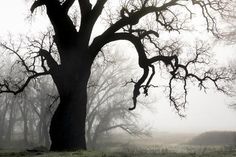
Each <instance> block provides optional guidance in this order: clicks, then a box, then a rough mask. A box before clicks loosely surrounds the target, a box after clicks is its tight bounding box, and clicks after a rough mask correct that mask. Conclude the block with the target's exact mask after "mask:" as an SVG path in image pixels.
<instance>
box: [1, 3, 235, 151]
mask: <svg viewBox="0 0 236 157" xmlns="http://www.w3.org/2000/svg"><path fill="white" fill-rule="evenodd" d="M75 2H76V3H75ZM231 3H234V2H230V3H229V2H228V1H227V0H223V1H222V0H209V1H204V0H198V1H196V0H187V1H184V0H169V1H158V2H157V1H155V0H134V1H131V0H124V1H121V4H120V5H117V7H116V9H115V11H114V10H113V8H111V7H109V5H108V4H109V3H108V1H107V0H98V1H96V2H95V3H93V4H92V3H90V1H89V0H78V1H75V0H50V1H47V0H36V1H34V2H33V5H32V7H31V12H34V10H35V9H37V8H38V7H45V11H46V14H47V16H48V18H49V20H50V22H51V24H52V26H53V30H54V35H53V36H51V40H48V41H49V42H52V43H54V42H55V44H50V45H54V46H46V45H45V43H44V42H41V43H36V45H38V46H37V47H35V45H27V46H28V47H27V48H24V49H19V47H20V45H22V44H24V43H18V44H16V43H11V42H10V44H11V45H10V46H9V43H3V44H2V48H3V49H4V50H6V51H8V52H11V53H13V54H15V55H16V57H17V58H18V62H16V64H15V65H17V66H20V67H22V68H21V71H20V73H21V74H22V76H21V77H20V78H18V79H15V81H14V82H13V83H12V82H11V81H10V80H9V79H4V80H3V82H2V83H1V84H0V87H1V88H0V91H1V93H4V92H6V93H13V94H18V93H20V92H22V91H23V90H24V89H25V88H26V87H27V85H29V83H30V82H31V81H32V80H34V79H36V78H37V77H40V76H44V75H51V77H52V79H53V81H54V83H55V85H56V87H57V91H58V93H59V96H60V104H59V105H58V107H57V109H56V111H55V113H54V115H53V117H52V120H51V125H50V137H51V141H52V144H51V150H54V151H56V150H58V151H62V150H74V149H86V142H85V141H86V140H85V122H86V104H87V83H88V80H89V77H90V73H91V66H92V64H93V62H94V60H95V58H96V56H97V55H98V53H99V52H100V50H101V49H102V48H103V47H104V46H105V45H107V44H108V43H110V42H114V41H118V40H125V41H128V42H130V43H131V44H132V45H133V48H134V49H135V50H136V52H137V55H138V65H139V67H140V68H141V69H142V71H143V74H142V75H141V77H140V78H139V79H138V80H132V81H131V82H132V83H134V90H133V106H132V107H130V110H133V109H135V107H136V104H137V97H138V96H139V95H140V92H141V90H142V91H143V93H144V95H148V89H149V88H150V87H151V86H152V85H151V81H152V79H153V77H154V75H155V73H156V72H155V69H156V66H159V67H161V68H162V69H163V70H164V69H165V70H167V72H168V73H169V81H168V84H167V86H168V89H169V93H168V97H169V99H170V102H171V104H173V106H174V107H175V109H176V110H177V112H178V113H180V110H181V108H183V107H185V104H186V96H187V85H188V84H189V83H191V82H192V81H195V82H198V85H199V87H200V88H206V82H208V81H210V82H212V83H213V85H214V86H215V87H216V88H217V89H218V90H219V91H222V92H225V93H227V89H226V88H225V86H224V84H223V81H229V80H231V78H230V76H229V75H228V74H229V73H228V71H227V70H226V69H224V68H223V69H221V68H218V67H217V68H216V69H214V68H208V66H209V62H208V61H210V59H208V60H206V59H205V58H206V57H208V50H209V49H208V48H205V47H204V45H202V44H200V45H199V44H197V45H196V46H195V48H194V49H191V50H188V49H187V48H186V46H185V45H181V43H180V42H176V41H173V39H170V40H167V41H166V42H165V41H163V40H162V39H161V38H160V36H161V34H164V32H175V31H176V32H179V33H184V32H185V30H186V24H187V23H191V22H192V20H194V18H193V14H194V13H195V14H198V15H199V14H200V15H201V18H202V19H204V20H205V26H206V29H207V30H208V31H210V32H211V33H212V34H213V35H214V36H216V37H219V36H220V34H219V31H218V28H217V20H218V19H219V18H220V17H222V16H225V15H227V12H231V10H232V5H231ZM73 4H75V7H79V10H80V15H79V17H80V19H79V21H80V24H79V27H76V24H74V23H73V19H72V18H73V17H71V16H70V14H69V13H68V12H69V10H70V8H71V7H72V5H73ZM76 4H79V5H76ZM104 10H108V11H107V12H108V15H107V16H106V17H107V23H108V25H107V27H106V28H105V30H104V32H102V33H101V34H100V35H98V36H96V37H95V38H93V37H92V31H93V30H94V28H96V26H97V25H96V22H97V21H98V19H101V17H102V16H104V13H105V12H103V11H104ZM116 10H118V12H116ZM109 11H110V12H109ZM109 13H110V14H109ZM113 13H117V14H113ZM145 18H147V19H148V18H149V19H152V21H154V20H155V22H154V23H153V25H152V26H150V25H148V24H145V25H144V23H143V21H144V22H145V21H148V20H146V19H145ZM52 38H53V39H52ZM172 41H173V42H172ZM14 45H15V46H14ZM16 45H18V46H16ZM150 46H151V47H150ZM55 49H57V51H55ZM25 52H27V53H26V55H24V56H22V55H23V54H25ZM35 52H37V53H35ZM54 53H57V55H54ZM187 54H190V56H189V55H187ZM56 56H58V58H56ZM186 56H187V57H186ZM35 63H36V64H35ZM158 63H159V64H158ZM176 83H180V84H181V87H182V88H183V90H182V93H183V95H182V96H179V94H178V91H177V90H176V87H175V84H176Z"/></svg>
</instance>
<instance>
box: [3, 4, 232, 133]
mask: <svg viewBox="0 0 236 157" xmlns="http://www.w3.org/2000/svg"><path fill="white" fill-rule="evenodd" d="M24 2H25V0H5V1H3V0H2V1H1V5H0V20H1V22H0V37H4V36H5V35H7V34H8V33H9V32H11V33H13V34H17V33H21V34H24V33H29V32H32V31H33V32H34V31H35V32H38V31H41V30H43V29H45V28H46V25H47V22H48V21H47V20H43V19H42V18H34V19H33V22H32V23H31V22H30V20H28V19H27V16H29V15H30V12H29V6H27V5H25V4H24ZM40 14H41V13H40ZM38 17H40V16H38ZM42 21H43V22H42ZM44 21H46V23H45V22H44ZM214 51H215V53H216V57H217V58H218V59H219V62H221V64H227V62H228V61H230V60H232V58H235V55H234V54H235V53H236V46H233V45H227V46H224V45H220V46H218V47H217V48H215V49H214ZM162 94H163V93H160V92H158V91H157V93H156V96H155V97H156V99H157V101H156V102H155V103H154V104H153V105H152V107H153V108H154V110H153V112H149V111H145V112H143V114H142V119H144V121H145V122H147V123H148V122H151V124H152V125H153V130H157V131H169V132H192V131H194V132H203V131H209V130H232V131H236V110H232V109H231V108H229V106H228V104H230V102H231V101H229V99H228V98H227V97H225V96H223V95H222V94H218V93H215V91H214V90H209V92H208V93H207V94H205V93H204V92H202V91H199V90H198V89H197V88H193V89H192V90H191V92H189V104H188V105H187V108H186V111H185V113H186V115H187V117H186V118H183V119H181V118H180V117H178V115H177V114H176V113H175V112H174V110H173V107H170V105H169V103H168V100H167V98H166V97H165V96H164V95H162ZM235 99H236V98H235ZM137 110H139V109H137Z"/></svg>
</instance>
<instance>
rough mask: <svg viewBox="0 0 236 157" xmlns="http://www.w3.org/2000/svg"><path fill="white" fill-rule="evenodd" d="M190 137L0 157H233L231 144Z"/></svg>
mask: <svg viewBox="0 0 236 157" xmlns="http://www.w3.org/2000/svg"><path fill="white" fill-rule="evenodd" d="M117 137H119V138H117ZM193 137H195V135H192V134H167V133H163V134H161V133H159V134H157V135H154V136H152V137H144V138H133V137H131V136H124V135H120V136H118V135H116V136H112V137H111V136H110V137H109V138H108V139H104V140H103V141H100V144H99V145H100V148H97V150H96V151H75V152H48V151H45V149H44V150H43V149H39V148H37V149H29V150H28V151H27V148H25V149H18V150H17V149H14V148H12V149H11V150H10V149H2V150H0V157H31V156H32V157H236V146H234V145H190V144H188V143H187V141H189V140H190V139H192V138H193ZM102 143H103V144H102Z"/></svg>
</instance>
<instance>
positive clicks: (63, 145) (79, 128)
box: [50, 56, 91, 151]
mask: <svg viewBox="0 0 236 157" xmlns="http://www.w3.org/2000/svg"><path fill="white" fill-rule="evenodd" d="M73 58H76V56H74V57H73ZM73 58H72V59H71V61H70V62H66V63H69V64H73V62H74V61H75V64H76V60H74V59H73ZM66 65H67V64H66ZM90 66H91V64H89V60H88V59H86V58H85V57H84V58H83V61H81V62H80V63H79V64H78V63H77V66H71V65H67V66H65V67H64V66H63V67H60V68H62V69H60V72H56V74H55V75H52V76H53V79H54V81H55V83H56V86H57V88H58V92H59V94H60V104H59V106H58V108H57V110H56V111H55V113H54V115H53V118H52V121H51V126H50V136H51V141H52V145H51V150H52V151H63V150H76V149H86V140H85V118H86V104H87V82H88V79H89V76H90ZM67 67H68V68H67ZM71 67H74V69H73V68H71ZM60 73H61V74H62V75H60Z"/></svg>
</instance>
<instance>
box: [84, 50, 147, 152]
mask: <svg viewBox="0 0 236 157" xmlns="http://www.w3.org/2000/svg"><path fill="white" fill-rule="evenodd" d="M109 51H111V48H109ZM100 56H101V57H99V59H98V60H97V61H96V62H95V63H94V65H93V67H92V75H91V77H90V80H89V84H88V104H87V112H88V113H87V118H86V124H87V128H86V137H87V146H88V147H89V148H92V149H95V148H102V145H101V143H97V142H98V141H99V140H101V139H102V138H103V137H104V136H105V135H109V133H110V132H112V131H113V130H115V129H119V130H123V131H125V132H127V133H128V134H130V135H133V136H141V135H148V131H147V129H146V128H141V126H140V125H139V124H138V121H139V118H138V115H137V113H136V114H135V113H133V112H130V111H129V110H127V109H128V107H129V105H130V104H132V101H131V99H130V98H131V96H130V95H131V88H130V86H124V85H125V82H126V81H127V80H129V79H130V78H129V77H130V76H127V75H126V74H127V73H130V74H131V73H135V72H134V71H135V70H133V69H132V66H131V65H130V64H127V63H128V60H127V59H124V57H122V56H121V55H120V56H119V55H117V54H114V56H111V57H108V56H107V57H106V58H104V57H102V55H100ZM132 71H133V72H132ZM133 75H134V74H133Z"/></svg>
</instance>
